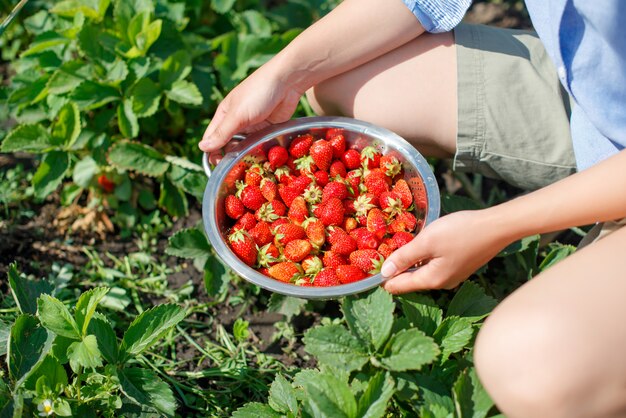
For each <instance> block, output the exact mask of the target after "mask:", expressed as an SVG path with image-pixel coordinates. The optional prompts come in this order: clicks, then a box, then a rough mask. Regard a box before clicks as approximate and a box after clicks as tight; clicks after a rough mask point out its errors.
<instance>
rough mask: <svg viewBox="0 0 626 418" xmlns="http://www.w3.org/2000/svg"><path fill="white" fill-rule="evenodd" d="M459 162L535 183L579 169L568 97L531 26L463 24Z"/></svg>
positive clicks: (458, 166) (518, 182) (458, 33)
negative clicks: (570, 121) (571, 132)
mask: <svg viewBox="0 0 626 418" xmlns="http://www.w3.org/2000/svg"><path fill="white" fill-rule="evenodd" d="M454 36H455V42H456V50H457V67H458V70H457V73H458V75H457V78H458V131H457V153H456V155H455V158H454V169H455V170H461V171H471V172H475V173H480V174H483V175H485V176H487V177H492V178H496V179H501V180H504V181H506V182H508V183H510V184H512V185H514V186H517V187H520V188H522V189H526V190H533V189H538V188H540V187H543V186H546V185H548V184H550V183H553V182H555V181H557V180H559V179H561V178H564V177H566V176H568V175H570V174H573V173H574V172H575V171H576V162H575V158H574V151H573V149H572V142H571V137H570V130H569V115H570V98H569V96H568V94H567V92H566V91H565V90H564V89H563V88H562V87H561V84H560V82H559V79H558V77H557V73H556V69H555V67H554V65H553V64H552V62H551V61H550V58H549V57H548V55H547V54H546V51H545V50H544V47H543V45H542V44H541V41H540V40H539V38H538V37H537V36H536V34H534V33H533V32H528V31H521V30H511V29H501V28H496V27H490V26H483V25H469V24H461V25H459V26H458V27H457V28H456V29H455V30H454Z"/></svg>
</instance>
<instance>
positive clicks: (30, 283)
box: [7, 263, 54, 315]
mask: <svg viewBox="0 0 626 418" xmlns="http://www.w3.org/2000/svg"><path fill="white" fill-rule="evenodd" d="M7 275H8V277H9V286H10V288H11V293H12V294H13V299H15V303H16V304H17V306H18V308H20V311H22V313H28V314H32V315H35V314H36V313H37V298H38V297H39V296H40V295H42V294H44V293H48V294H50V293H52V290H53V289H54V287H53V286H52V284H50V283H49V282H47V281H44V280H31V279H28V278H27V277H24V276H22V275H21V274H19V273H18V271H17V266H16V264H15V263H12V264H11V265H9V272H8V274H7Z"/></svg>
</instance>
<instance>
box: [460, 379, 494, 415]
mask: <svg viewBox="0 0 626 418" xmlns="http://www.w3.org/2000/svg"><path fill="white" fill-rule="evenodd" d="M452 395H453V399H454V406H455V409H456V416H457V417H459V418H485V417H486V416H487V414H488V413H489V411H490V410H491V408H492V407H493V401H492V400H491V398H490V397H489V395H488V394H487V392H486V391H485V389H484V388H483V386H482V385H481V384H480V381H479V380H478V376H477V375H476V371H475V370H474V368H471V369H469V370H464V371H463V372H462V373H461V374H460V375H459V377H458V378H457V380H456V382H454V385H453V386H452Z"/></svg>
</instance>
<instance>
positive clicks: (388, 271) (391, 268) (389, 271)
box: [380, 260, 398, 277]
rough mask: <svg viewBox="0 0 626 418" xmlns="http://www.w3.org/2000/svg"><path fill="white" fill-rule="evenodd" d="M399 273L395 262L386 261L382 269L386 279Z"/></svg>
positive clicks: (381, 272) (381, 271)
mask: <svg viewBox="0 0 626 418" xmlns="http://www.w3.org/2000/svg"><path fill="white" fill-rule="evenodd" d="M397 271H398V267H396V265H395V264H394V263H393V261H389V260H387V261H385V262H384V263H383V267H382V268H381V269H380V274H382V275H383V276H384V277H393V276H394V275H395V274H396V272H397Z"/></svg>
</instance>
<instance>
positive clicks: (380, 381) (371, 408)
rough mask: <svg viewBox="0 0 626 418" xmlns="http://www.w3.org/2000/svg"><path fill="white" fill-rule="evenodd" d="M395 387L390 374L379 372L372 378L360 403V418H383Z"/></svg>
mask: <svg viewBox="0 0 626 418" xmlns="http://www.w3.org/2000/svg"><path fill="white" fill-rule="evenodd" d="M394 391H395V385H394V381H393V378H392V377H391V376H390V375H389V374H388V373H383V372H379V373H377V374H376V375H375V376H374V377H372V378H371V379H370V381H369V384H368V385H367V389H365V392H364V393H363V395H361V397H360V398H359V402H358V413H357V416H358V417H359V418H381V417H383V416H384V415H385V411H386V410H387V404H388V403H389V400H390V399H391V397H392V396H393V394H394Z"/></svg>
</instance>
